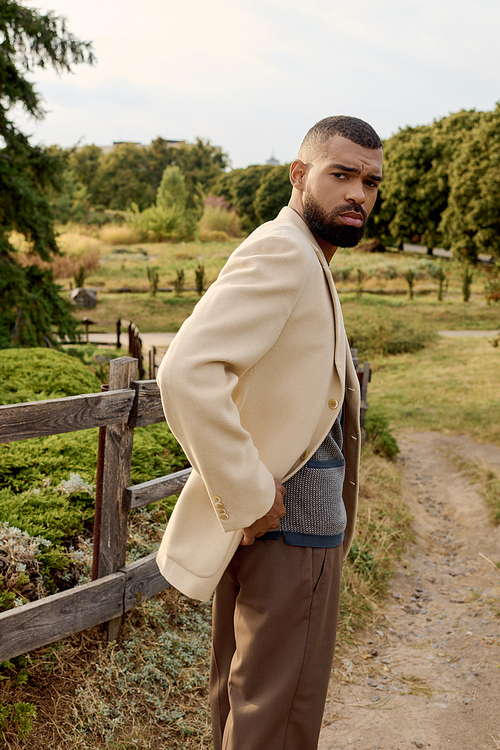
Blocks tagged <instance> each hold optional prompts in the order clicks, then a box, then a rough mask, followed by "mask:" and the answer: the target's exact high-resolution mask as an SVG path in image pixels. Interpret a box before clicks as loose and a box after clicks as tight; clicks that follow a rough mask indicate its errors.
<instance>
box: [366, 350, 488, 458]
mask: <svg viewBox="0 0 500 750" xmlns="http://www.w3.org/2000/svg"><path fill="white" fill-rule="evenodd" d="M371 364H372V369H373V374H372V381H371V383H370V388H369V401H370V402H371V403H372V404H376V405H378V406H381V407H383V409H384V411H385V412H386V413H387V415H388V416H389V420H390V423H391V425H392V426H393V427H395V428H397V429H412V430H438V431H440V432H453V433H464V434H468V435H471V436H472V437H473V438H474V439H475V440H478V441H479V442H494V443H497V444H498V445H500V349H498V348H494V347H493V346H492V345H491V343H490V339H489V337H486V338H474V337H472V336H467V337H464V338H460V337H456V338H446V337H444V336H443V337H439V339H438V340H437V341H436V343H434V344H431V345H430V346H428V347H426V348H425V349H422V350H421V351H418V352H414V353H411V354H401V355H399V356H397V357H385V358H384V357H381V358H377V359H375V360H373V361H372V363H371Z"/></svg>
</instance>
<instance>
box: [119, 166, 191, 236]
mask: <svg viewBox="0 0 500 750" xmlns="http://www.w3.org/2000/svg"><path fill="white" fill-rule="evenodd" d="M188 198H189V195H188V192H187V190H186V185H185V182H184V175H183V174H182V172H181V170H180V169H179V167H166V168H165V171H164V172H163V177H162V179H161V183H160V187H159V188H158V191H157V193H156V204H155V205H154V206H150V208H146V209H145V210H144V211H139V208H138V207H137V205H136V204H132V214H131V215H130V217H129V220H128V224H129V227H131V228H132V229H135V230H136V231H137V232H139V233H140V234H141V236H146V237H148V238H149V239H151V240H157V241H161V240H172V241H173V242H179V241H181V240H192V239H194V236H195V234H196V229H197V220H196V214H195V212H194V210H191V209H188V208H187V202H188Z"/></svg>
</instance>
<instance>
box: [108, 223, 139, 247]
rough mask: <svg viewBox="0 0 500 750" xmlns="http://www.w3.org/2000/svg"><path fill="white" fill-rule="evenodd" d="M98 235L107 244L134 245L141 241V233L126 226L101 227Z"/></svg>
mask: <svg viewBox="0 0 500 750" xmlns="http://www.w3.org/2000/svg"><path fill="white" fill-rule="evenodd" d="M99 237H100V238H101V240H102V242H106V243H107V244H108V245H135V244H136V243H137V242H140V241H141V233H140V232H138V231H137V230H136V229H133V228H132V227H127V226H107V227H103V228H102V229H101V231H100V232H99Z"/></svg>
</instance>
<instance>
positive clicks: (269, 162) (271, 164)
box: [266, 153, 279, 167]
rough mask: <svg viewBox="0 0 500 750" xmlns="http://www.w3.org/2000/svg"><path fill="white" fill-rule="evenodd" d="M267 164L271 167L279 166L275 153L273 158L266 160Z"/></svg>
mask: <svg viewBox="0 0 500 750" xmlns="http://www.w3.org/2000/svg"><path fill="white" fill-rule="evenodd" d="M266 164H269V166H271V167H277V166H279V161H278V160H277V159H276V157H275V156H274V153H273V154H271V158H270V159H268V160H267V161H266Z"/></svg>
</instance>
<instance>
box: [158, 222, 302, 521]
mask: <svg viewBox="0 0 500 750" xmlns="http://www.w3.org/2000/svg"><path fill="white" fill-rule="evenodd" d="M306 252H307V250H305V249H304V245H303V243H302V244H301V243H300V242H298V241H297V240H296V239H294V238H290V237H289V236H286V234H285V233H283V232H282V233H281V234H279V233H278V234H275V235H273V236H271V237H267V238H263V239H257V240H255V241H252V240H250V241H247V242H246V243H244V245H243V246H240V248H238V250H236V251H235V253H233V255H232V256H231V258H230V259H229V260H228V262H227V264H226V266H225V267H224V268H223V270H222V272H221V274H220V275H219V278H218V279H217V281H216V282H215V283H214V284H213V285H212V286H211V287H210V289H209V290H208V291H207V293H206V294H205V296H204V297H203V298H202V299H201V300H200V302H199V303H198V304H197V305H196V307H195V309H194V311H193V313H192V315H191V316H190V318H188V320H187V321H185V323H184V324H183V326H182V327H181V329H180V331H179V333H178V334H177V336H176V337H175V339H174V341H173V343H172V344H171V345H170V347H169V350H168V352H167V355H166V356H165V358H164V359H163V361H162V364H161V366H160V369H159V372H158V384H159V386H160V391H161V395H162V402H163V408H164V411H165V415H166V418H167V421H168V423H169V425H170V428H171V430H172V432H173V434H174V435H175V436H176V438H177V439H178V441H179V442H180V444H181V446H182V448H183V450H184V452H185V453H186V456H187V458H188V459H189V461H190V463H191V465H192V466H193V468H194V470H195V471H196V472H197V473H198V474H199V475H200V476H201V477H202V479H203V481H204V484H205V487H206V489H207V492H208V495H209V496H210V498H211V500H212V502H213V503H214V506H215V507H214V512H216V511H217V510H219V511H220V508H221V507H222V508H223V511H224V512H223V513H222V514H221V515H222V517H221V515H219V516H218V517H219V520H220V523H221V525H222V527H223V529H224V530H225V531H235V530H237V529H242V528H245V527H247V526H250V525H251V524H252V523H253V522H254V521H255V520H256V519H258V518H261V517H262V516H263V515H265V514H266V513H267V511H268V510H269V509H270V508H271V506H272V504H273V501H274V496H275V484H274V477H273V476H272V475H271V473H270V472H269V470H268V469H267V468H266V467H265V466H264V464H263V463H262V461H261V460H260V458H259V454H258V451H257V448H256V447H255V445H254V443H253V441H252V436H251V435H250V434H249V433H248V432H247V431H246V430H245V429H244V428H243V426H242V424H241V420H240V413H239V410H238V407H237V406H236V404H235V401H234V397H233V396H234V389H235V387H236V386H237V384H238V382H239V380H240V378H242V377H243V376H245V375H247V377H249V378H250V377H251V369H252V367H253V366H254V365H255V364H256V363H257V362H258V361H259V360H260V358H261V357H263V356H264V355H265V354H266V352H268V351H269V349H270V348H271V347H272V346H273V344H274V342H275V341H276V340H277V338H278V337H279V335H280V332H281V330H282V328H283V326H284V325H285V324H286V322H287V320H288V318H289V316H290V313H291V311H292V310H293V308H294V306H295V304H296V302H297V299H298V297H299V296H300V293H301V290H302V287H303V285H304V281H305V277H306V273H307V262H306V258H305V254H306ZM279 375H281V373H277V374H276V376H279ZM278 438H279V436H277V439H278ZM216 503H217V505H215V504H216ZM226 516H227V517H226Z"/></svg>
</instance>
